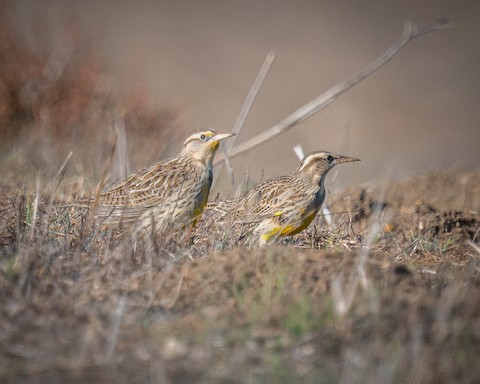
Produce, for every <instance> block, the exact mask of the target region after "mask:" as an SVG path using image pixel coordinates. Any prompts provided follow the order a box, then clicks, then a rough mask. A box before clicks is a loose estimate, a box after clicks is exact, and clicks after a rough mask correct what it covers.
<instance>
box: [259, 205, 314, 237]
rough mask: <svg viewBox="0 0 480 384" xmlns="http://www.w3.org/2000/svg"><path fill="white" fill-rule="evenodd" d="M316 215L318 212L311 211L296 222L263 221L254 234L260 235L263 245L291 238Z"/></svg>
mask: <svg viewBox="0 0 480 384" xmlns="http://www.w3.org/2000/svg"><path fill="white" fill-rule="evenodd" d="M317 213H318V210H313V211H312V212H310V213H308V214H307V215H305V216H303V215H302V216H301V218H299V219H298V220H294V221H288V222H284V223H282V222H281V221H280V222H279V221H278V220H275V218H274V219H268V220H264V221H263V222H262V223H260V225H259V226H258V227H257V230H256V232H257V233H259V234H260V241H261V242H262V243H264V244H265V243H268V242H270V241H271V240H273V239H275V238H277V237H283V236H293V235H296V234H297V233H300V232H301V231H303V230H304V229H305V228H307V227H308V226H309V225H310V224H311V223H312V221H313V220H314V219H315V217H316V216H317Z"/></svg>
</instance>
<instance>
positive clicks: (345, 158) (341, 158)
mask: <svg viewBox="0 0 480 384" xmlns="http://www.w3.org/2000/svg"><path fill="white" fill-rule="evenodd" d="M352 161H360V159H357V158H355V157H348V156H338V158H337V159H336V160H335V164H342V163H350V162H352Z"/></svg>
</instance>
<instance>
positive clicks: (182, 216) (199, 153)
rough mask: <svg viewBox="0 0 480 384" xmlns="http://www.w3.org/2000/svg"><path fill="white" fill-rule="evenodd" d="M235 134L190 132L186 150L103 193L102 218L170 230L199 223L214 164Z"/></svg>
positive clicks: (100, 200) (98, 214)
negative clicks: (222, 146)
mask: <svg viewBox="0 0 480 384" xmlns="http://www.w3.org/2000/svg"><path fill="white" fill-rule="evenodd" d="M230 136H232V134H217V133H216V132H215V131H214V130H212V129H210V130H206V131H203V132H198V133H194V134H192V135H191V136H189V137H188V138H187V139H186V140H185V143H184V145H183V149H182V151H181V153H180V154H179V155H178V156H177V157H175V158H173V159H171V160H167V161H163V162H160V163H156V164H154V165H152V166H150V167H148V168H144V169H142V170H140V171H138V172H137V173H134V174H132V175H131V176H129V177H128V178H127V179H126V180H125V181H123V182H122V183H120V184H118V185H116V186H114V187H112V188H110V189H108V190H107V191H105V192H103V193H101V194H100V196H99V198H98V201H97V208H96V211H95V217H96V219H97V221H100V222H107V223H115V222H120V221H122V222H133V223H135V227H136V228H137V229H145V228H151V226H152V225H154V226H155V228H154V230H155V231H161V232H165V231H167V230H170V229H177V228H180V227H183V226H186V225H189V224H195V222H196V220H197V219H198V218H199V217H200V216H201V214H202V211H203V208H204V206H205V204H206V202H207V199H208V194H209V192H210V186H211V183H212V162H213V157H214V156H215V152H216V151H217V149H218V146H219V143H220V141H221V140H224V139H226V138H228V137H230Z"/></svg>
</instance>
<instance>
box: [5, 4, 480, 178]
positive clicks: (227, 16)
mask: <svg viewBox="0 0 480 384" xmlns="http://www.w3.org/2000/svg"><path fill="white" fill-rule="evenodd" d="M13 15H14V20H15V25H16V26H17V27H18V28H19V29H20V30H21V31H22V33H23V34H24V35H25V36H28V38H29V41H30V42H31V44H32V45H33V46H35V44H36V43H35V41H36V39H37V38H38V34H39V31H42V32H44V33H45V34H48V35H49V36H50V38H51V40H52V42H53V44H52V46H55V48H56V49H57V50H58V51H62V49H65V44H64V43H65V40H64V35H63V32H62V31H64V28H65V23H66V20H68V18H69V17H74V18H75V19H76V20H77V22H78V26H79V34H80V35H82V34H89V35H90V36H93V41H94V43H95V49H96V50H97V51H98V54H99V55H100V56H102V57H103V58H104V59H105V60H106V68H107V71H108V73H109V74H110V75H111V79H112V82H113V86H114V87H116V88H118V89H120V90H124V89H129V88H131V87H132V86H134V87H138V86H139V85H141V86H143V87H145V89H146V92H147V93H148V95H149V97H150V98H151V103H152V105H153V107H154V108H156V107H158V108H159V109H165V108H170V109H172V110H174V111H176V114H178V115H177V124H178V125H179V126H181V127H184V128H185V131H186V132H189V131H191V130H196V129H201V128H209V127H213V128H215V129H217V130H218V131H228V130H230V129H231V127H232V125H233V123H234V121H235V119H236V117H237V114H238V113H239V111H240V108H241V106H242V103H243V101H244V98H245V96H246V94H247V92H248V90H249V88H250V86H251V85H252V83H253V81H254V79H255V77H256V75H257V73H258V70H259V68H260V66H261V65H262V62H263V60H264V58H265V56H266V54H267V53H268V52H269V51H273V52H274V53H275V54H276V58H275V61H274V63H273V66H272V67H271V69H270V72H269V74H268V77H267V79H266V81H265V83H264V85H263V87H262V89H261V91H260V93H259V95H258V98H257V100H256V101H255V104H254V107H253V109H252V110H251V112H250V115H249V117H248V120H247V121H246V124H245V126H244V129H243V131H242V134H241V136H240V137H239V139H238V141H237V143H239V142H241V141H243V140H244V139H246V138H249V137H252V136H253V135H255V134H256V133H258V132H260V131H262V130H264V129H267V128H269V127H270V126H272V125H273V124H275V123H277V122H278V121H280V120H281V119H283V118H284V117H286V116H287V115H289V114H290V113H291V112H293V111H294V110H296V109H297V108H298V107H300V106H302V105H304V104H305V103H307V102H308V101H310V100H311V99H313V98H314V97H316V96H318V95H320V94H321V93H322V92H324V91H325V90H327V89H328V88H329V87H331V86H333V85H335V84H336V83H338V82H340V81H343V80H345V79H346V78H347V77H349V76H350V75H352V74H353V73H355V72H357V71H358V70H360V69H361V68H363V67H364V66H365V65H367V64H368V63H370V62H371V61H372V60H374V59H375V58H377V57H378V56H380V55H381V54H382V53H383V52H384V51H385V50H386V49H387V48H388V47H389V46H390V45H391V44H392V43H393V42H394V41H395V40H396V39H397V38H398V37H399V36H400V35H401V33H402V28H403V23H404V22H405V21H407V20H411V21H413V22H415V23H417V24H418V25H421V24H424V23H427V22H430V21H433V20H435V19H437V18H439V17H447V18H448V19H450V20H451V21H452V22H454V23H456V24H457V25H458V26H459V28H458V29H455V30H447V31H439V32H434V33H432V34H429V35H427V36H424V37H421V38H419V39H417V40H415V41H413V42H411V43H409V44H408V45H407V46H406V47H405V48H404V49H403V50H402V51H401V52H400V53H399V54H398V55H397V56H396V57H394V59H393V60H392V61H391V62H390V63H388V64H387V65H386V66H384V67H382V68H381V69H380V70H379V71H377V72H376V73H375V74H374V75H373V76H371V77H369V78H367V79H366V80H364V81H363V82H362V83H360V84H359V85H357V86H356V87H354V88H353V89H351V90H350V91H349V92H348V93H347V94H345V95H344V96H342V97H341V98H340V99H338V100H337V101H335V102H334V103H333V104H331V105H330V106H328V107H327V108H326V109H324V110H322V111H321V112H320V113H318V114H316V115H315V116H314V117H312V118H310V119H308V120H307V121H305V122H303V123H302V124H300V125H299V126H297V127H295V128H294V129H293V130H291V131H290V132H289V133H287V134H285V135H283V136H281V137H280V138H279V139H275V140H274V141H271V142H270V143H268V144H266V145H264V146H262V147H260V148H259V149H256V150H254V151H252V152H250V153H249V154H248V155H245V156H240V157H239V158H237V159H235V160H234V162H233V165H234V167H235V171H236V175H237V178H240V177H241V174H242V173H243V172H244V171H245V169H247V168H248V169H249V173H250V177H251V178H252V179H257V180H258V179H259V178H260V177H261V174H262V172H264V175H265V177H271V176H275V175H279V174H283V173H286V172H290V171H292V170H293V169H294V168H295V167H296V166H297V165H298V160H297V158H296V155H295V154H294V152H293V150H292V146H293V145H294V144H296V143H299V144H302V145H303V147H304V149H305V151H306V152H309V151H312V150H317V149H326V150H330V151H334V152H339V153H343V154H347V155H351V156H355V157H359V158H361V159H362V162H361V163H358V164H353V165H348V166H344V169H342V171H341V172H339V183H340V184H342V183H352V182H353V183H358V182H364V181H367V180H369V179H372V178H390V177H398V176H404V175H411V174H415V173H418V172H420V171H426V170H430V169H438V168H445V167H446V168H450V167H453V166H470V167H478V166H479V165H480V151H479V144H480V127H479V121H480V108H479V100H480V76H479V68H480V17H479V15H480V2H478V1H474V0H472V1H468V0H462V1H454V0H445V1H438V0H420V1H413V0H407V1H379V0H377V1H371V0H370V1H368V0H365V1H363V0H361V1H359V0H338V1H318V0H317V1H313V0H312V1H305V0H303V1H286V0H282V1H278V0H276V1H273V0H271V1H264V0H246V1H232V0H221V1H220V0H219V1H212V0H207V1H193V0H190V1H186V0H177V1H166V0H165V1H154V0H141V1H106V0H104V1H67V0H55V1H54V0H44V1H42V2H37V1H26V0H24V1H16V2H15V3H14V13H13ZM36 20H37V21H38V20H42V22H41V23H40V24H38V23H37V22H36ZM39 25H40V28H39ZM183 138H184V134H183V132H182V135H181V136H180V138H175V140H174V144H173V145H174V147H175V148H174V149H175V151H173V152H176V151H177V150H178V149H179V148H180V145H181V141H182V140H183ZM144 139H145V141H148V142H151V141H152V137H151V136H148V137H147V135H145V138H144ZM161 140H165V138H164V137H163V136H162V138H161ZM159 146H160V144H159ZM134 150H135V149H134ZM139 150H142V148H139ZM159 157H161V156H160V155H158V156H156V154H152V159H154V160H158V159H159ZM140 165H145V164H140ZM347 168H348V169H347Z"/></svg>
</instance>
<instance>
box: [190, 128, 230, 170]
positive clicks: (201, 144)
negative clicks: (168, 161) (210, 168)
mask: <svg viewBox="0 0 480 384" xmlns="http://www.w3.org/2000/svg"><path fill="white" fill-rule="evenodd" d="M233 135H234V133H217V132H215V130H213V129H207V130H206V131H202V132H196V133H194V134H192V135H190V136H189V137H188V138H187V139H186V140H185V143H183V149H182V154H183V155H187V156H191V157H193V158H194V159H196V160H199V161H203V162H211V161H212V160H213V156H215V152H216V151H217V149H218V146H219V145H220V141H222V140H225V139H228V138H229V137H231V136H233Z"/></svg>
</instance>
